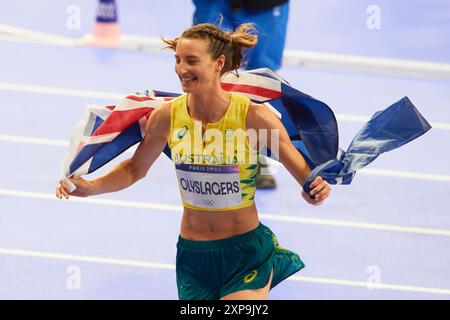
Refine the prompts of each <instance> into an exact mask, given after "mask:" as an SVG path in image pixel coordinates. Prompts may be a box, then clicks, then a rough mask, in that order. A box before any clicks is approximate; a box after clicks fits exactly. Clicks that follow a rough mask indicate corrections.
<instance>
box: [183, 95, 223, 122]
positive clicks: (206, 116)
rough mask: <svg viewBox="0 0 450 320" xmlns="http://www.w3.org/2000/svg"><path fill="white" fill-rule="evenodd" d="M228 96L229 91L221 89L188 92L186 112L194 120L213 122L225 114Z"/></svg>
mask: <svg viewBox="0 0 450 320" xmlns="http://www.w3.org/2000/svg"><path fill="white" fill-rule="evenodd" d="M230 98H231V95H230V93H229V92H227V91H225V90H222V89H220V90H216V91H213V92H202V93H189V94H188V100H187V105H188V112H189V114H190V116H191V118H193V119H195V120H200V121H202V122H204V123H214V122H217V121H219V120H220V119H221V118H222V117H223V116H224V115H225V112H226V111H227V107H228V105H229V103H230Z"/></svg>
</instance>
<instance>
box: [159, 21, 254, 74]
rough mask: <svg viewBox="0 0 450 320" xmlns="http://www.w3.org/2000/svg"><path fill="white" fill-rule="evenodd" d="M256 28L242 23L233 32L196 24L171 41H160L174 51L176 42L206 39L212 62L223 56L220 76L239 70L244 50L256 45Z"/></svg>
mask: <svg viewBox="0 0 450 320" xmlns="http://www.w3.org/2000/svg"><path fill="white" fill-rule="evenodd" d="M255 31H256V28H255V26H254V25H253V24H252V23H243V24H241V25H240V26H239V27H237V28H236V30H235V31H233V32H225V31H222V30H221V29H220V28H219V27H217V26H215V25H212V24H210V23H201V24H197V25H195V26H193V27H191V28H189V29H187V30H185V31H184V32H183V34H182V35H181V36H180V37H177V38H175V39H172V40H166V39H164V38H163V39H162V41H163V42H164V43H165V44H167V46H166V48H169V49H172V50H174V51H175V50H176V48H177V44H178V41H179V40H180V39H181V38H186V39H206V40H208V41H209V44H210V45H209V49H208V52H210V53H211V56H212V58H213V60H216V59H217V58H219V57H220V56H221V55H222V54H223V55H224V56H225V63H224V66H223V69H222V71H221V76H222V75H223V74H225V73H227V72H229V71H233V70H236V72H237V69H239V68H240V67H241V66H242V64H243V58H244V53H243V50H244V48H251V47H253V46H255V45H256V44H257V43H258V36H257V35H256V34H254V33H251V32H255Z"/></svg>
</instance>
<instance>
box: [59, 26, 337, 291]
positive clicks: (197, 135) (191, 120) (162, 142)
mask: <svg viewBox="0 0 450 320" xmlns="http://www.w3.org/2000/svg"><path fill="white" fill-rule="evenodd" d="M253 31H254V27H253V26H252V25H251V24H243V25H241V26H239V27H238V28H237V29H236V31H234V32H231V33H226V32H223V31H222V30H220V29H219V28H217V27H215V26H213V25H210V24H201V25H197V26H194V27H192V28H190V29H188V30H186V31H185V32H183V34H182V35H181V37H179V38H176V39H174V40H164V42H165V43H166V44H167V45H168V47H169V48H171V49H173V50H174V51H175V59H176V63H175V72H176V73H177V75H178V77H179V79H180V82H181V86H182V89H183V91H184V92H185V93H184V94H183V95H181V96H179V97H177V98H175V99H173V100H171V101H170V102H168V103H166V104H163V105H162V106H160V107H158V108H156V109H154V111H153V112H152V113H151V115H150V117H149V119H148V121H147V127H146V133H145V137H144V140H142V141H141V143H140V144H139V146H138V148H137V149H136V152H135V154H134V155H133V157H132V158H131V159H128V160H125V161H123V162H122V163H120V164H119V165H118V166H117V167H115V168H114V169H112V170H111V171H110V172H108V173H107V174H105V175H104V176H102V177H99V178H97V179H94V180H92V181H86V180H84V179H82V178H76V179H71V180H70V181H71V182H72V183H74V184H75V185H76V187H77V189H76V190H75V191H74V192H72V193H70V194H72V195H74V196H89V195H95V194H101V193H105V192H113V191H118V190H121V189H124V188H126V187H128V186H130V185H131V184H133V183H135V182H136V181H138V180H140V179H142V178H144V177H145V176H146V174H147V172H148V170H149V169H150V167H151V166H152V164H153V163H154V161H155V160H156V158H157V157H158V156H159V155H160V154H161V152H163V149H164V148H165V146H166V145H168V146H169V148H170V151H171V158H172V160H173V162H174V164H175V169H176V173H177V180H178V183H179V187H180V194H181V198H182V201H183V206H184V210H183V217H182V221H181V228H180V234H179V238H178V243H177V249H178V251H177V257H176V276H177V285H178V294H179V298H180V299H266V298H267V297H268V293H269V290H270V289H271V288H273V287H275V286H276V285H277V284H278V283H280V282H281V281H283V280H284V279H286V278H287V277H289V276H290V275H292V274H293V273H295V272H297V271H299V270H301V269H302V268H303V267H304V264H303V262H302V261H301V259H300V257H299V256H298V255H297V254H296V253H294V252H292V251H289V250H287V249H284V248H282V247H280V246H279V245H278V241H277V238H276V236H275V235H274V234H273V232H272V231H271V230H270V229H269V228H268V227H266V226H264V225H263V224H261V223H260V221H259V217H258V212H257V209H256V205H255V201H254V195H255V178H256V172H257V169H258V161H257V159H256V160H255V158H254V157H252V156H251V155H254V154H255V153H256V155H258V150H261V149H263V148H265V147H267V148H269V149H275V148H277V149H278V150H279V159H280V161H281V162H282V163H283V164H284V166H285V167H286V168H287V169H288V170H289V171H290V173H291V174H292V176H293V177H294V178H295V179H296V180H297V181H298V183H299V184H300V186H302V185H303V184H304V183H305V181H306V179H307V177H308V175H309V173H310V172H311V170H310V168H309V166H308V165H307V163H306V161H305V159H304V158H303V156H302V155H301V154H300V153H299V151H298V150H297V149H296V148H295V146H294V145H293V144H292V142H291V140H290V138H289V135H288V133H287V131H286V129H285V127H284V126H283V124H282V123H281V122H280V120H279V119H278V118H277V117H276V115H275V114H274V113H273V112H272V111H271V110H270V109H269V108H267V107H266V106H265V105H263V104H256V103H253V102H252V101H250V100H249V99H248V98H246V97H244V96H241V95H239V94H236V93H233V92H232V93H230V92H228V91H225V90H224V89H223V88H222V86H221V77H222V76H223V75H224V74H226V73H228V72H231V71H234V70H235V71H236V72H237V69H238V68H239V67H240V66H241V63H242V59H243V57H244V51H243V50H244V49H245V48H250V47H252V46H254V45H255V44H256V43H257V36H256V35H255V34H253V33H252V32H253ZM247 130H253V131H254V132H256V133H257V134H256V143H255V144H252V143H251V141H250V139H246V138H244V139H235V134H236V133H239V132H247ZM211 132H213V134H211ZM259 132H267V133H268V136H264V137H263V136H259ZM272 132H277V135H276V137H277V139H272V136H271V135H272ZM218 133H220V134H218ZM191 137H192V138H191ZM217 142H220V143H217ZM274 144H277V146H275V145H274ZM217 145H219V146H220V147H217ZM230 145H231V147H232V150H235V151H236V152H237V153H238V154H237V155H236V156H231V157H228V156H227V155H228V153H227V152H228V151H229V146H230ZM236 145H237V146H236ZM212 146H213V147H212ZM233 154H234V152H233ZM224 155H226V156H224ZM251 160H255V161H251ZM309 187H311V189H312V191H311V193H310V195H311V196H315V197H314V198H312V197H310V195H308V194H306V193H304V192H302V196H303V198H304V199H305V200H306V201H307V202H308V203H310V204H314V205H318V204H321V203H322V202H323V200H325V199H326V198H327V197H328V195H329V193H330V188H329V186H328V184H327V183H326V182H325V181H324V180H323V179H322V178H321V177H317V178H316V179H315V180H314V181H312V183H311V184H310V185H309ZM56 195H57V196H58V197H62V195H64V196H65V197H66V198H67V197H68V196H69V192H68V187H67V185H66V184H65V183H64V181H61V182H60V185H59V186H58V187H57V190H56Z"/></svg>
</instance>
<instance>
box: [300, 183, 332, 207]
mask: <svg viewBox="0 0 450 320" xmlns="http://www.w3.org/2000/svg"><path fill="white" fill-rule="evenodd" d="M309 188H310V189H311V192H310V193H309V194H310V195H311V196H315V198H314V199H312V198H311V197H310V196H309V195H308V194H307V193H306V192H305V191H302V196H303V198H304V199H305V200H306V202H308V203H309V204H312V205H315V206H318V205H321V204H322V203H323V201H324V200H325V199H326V198H328V196H329V195H330V192H331V188H330V185H329V184H328V183H327V182H326V181H325V180H323V178H322V177H317V178H315V179H314V181H313V182H311V184H310V185H309Z"/></svg>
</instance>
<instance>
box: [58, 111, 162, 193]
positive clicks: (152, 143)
mask: <svg viewBox="0 0 450 320" xmlns="http://www.w3.org/2000/svg"><path fill="white" fill-rule="evenodd" d="M169 132H170V104H164V105H162V106H161V107H159V108H157V109H155V110H154V111H153V112H152V114H151V115H150V117H149V119H148V121H147V127H146V132H145V137H144V139H143V140H142V141H141V142H140V143H139V146H138V147H137V149H136V152H135V153H134V155H133V156H132V157H131V158H130V159H127V160H125V161H122V162H121V163H119V164H118V165H117V166H115V167H114V168H113V169H111V170H110V171H109V172H108V173H106V174H105V175H103V176H101V177H99V178H96V179H94V180H91V181H88V180H85V179H83V178H81V177H79V178H74V179H70V181H71V182H72V183H73V184H75V185H76V187H77V188H76V189H75V191H73V192H71V193H70V192H69V189H70V188H69V186H68V185H67V184H66V183H64V181H63V180H61V181H60V182H59V185H58V186H57V187H56V197H58V198H59V199H62V197H63V196H64V197H65V198H66V199H68V198H69V195H72V196H76V197H88V196H91V195H97V194H102V193H108V192H114V191H119V190H122V189H124V188H126V187H128V186H130V185H132V184H133V183H135V182H136V181H138V180H140V179H142V178H144V177H145V176H146V175H147V172H148V170H149V169H150V167H151V166H152V164H153V163H154V162H155V160H156V159H157V158H158V156H159V155H160V154H161V152H162V151H163V150H164V147H165V146H166V143H167V141H168V137H169Z"/></svg>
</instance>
